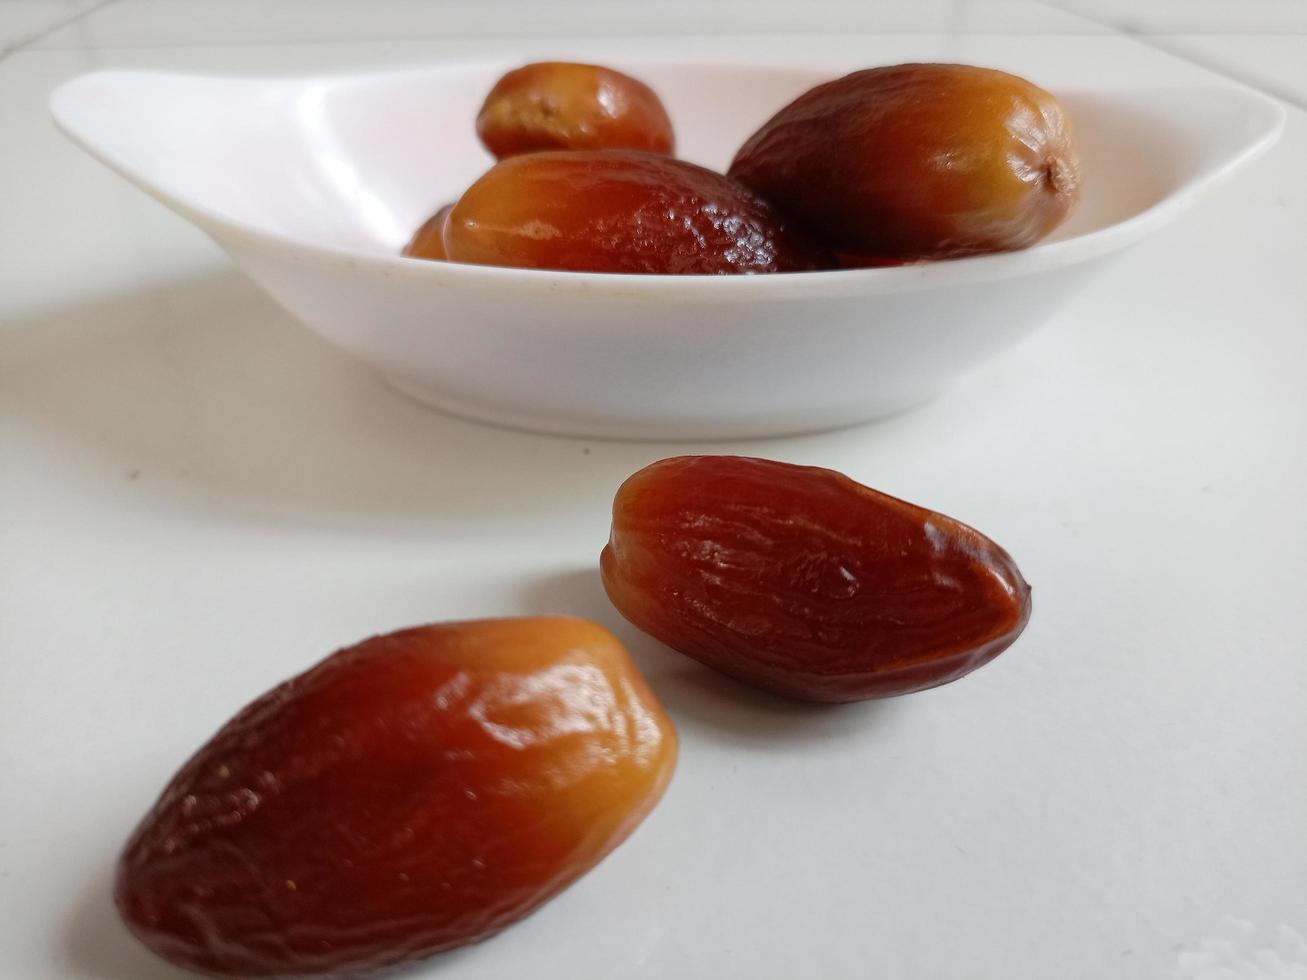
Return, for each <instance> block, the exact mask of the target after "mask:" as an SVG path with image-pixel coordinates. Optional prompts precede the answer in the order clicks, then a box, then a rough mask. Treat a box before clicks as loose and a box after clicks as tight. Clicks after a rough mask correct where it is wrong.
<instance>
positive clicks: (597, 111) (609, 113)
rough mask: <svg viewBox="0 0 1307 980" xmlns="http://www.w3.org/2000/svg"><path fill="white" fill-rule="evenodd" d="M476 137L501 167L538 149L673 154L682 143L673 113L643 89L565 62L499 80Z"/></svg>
mask: <svg viewBox="0 0 1307 980" xmlns="http://www.w3.org/2000/svg"><path fill="white" fill-rule="evenodd" d="M477 135H478V136H480V137H481V142H482V143H484V144H485V146H486V149H488V150H489V151H490V152H491V153H493V154H494V155H495V157H496V158H498V159H500V160H502V159H504V158H505V157H510V156H515V155H517V154H519V153H532V152H535V151H537V150H619V149H627V150H649V151H651V152H654V153H671V152H672V149H673V148H674V146H675V144H676V140H675V137H674V135H673V133H672V121H671V119H669V118H668V116H667V110H666V109H665V108H663V103H662V101H661V100H660V99H659V98H658V96H657V95H655V94H654V91H653V89H651V88H649V86H648V85H645V84H644V82H641V81H637V80H636V79H634V78H632V77H631V76H630V75H623V74H622V73H621V72H619V71H613V70H612V69H611V68H604V67H602V66H600V65H579V64H573V63H571V62H565V61H546V62H539V63H537V64H532V65H525V66H524V67H522V68H518V69H516V70H515V71H510V72H509V73H508V74H507V75H505V76H504V77H503V78H501V79H500V80H499V81H498V82H497V83H496V84H495V87H494V88H493V89H491V90H490V94H489V95H488V96H487V97H486V101H485V104H484V105H483V106H482V107H481V112H480V113H479V114H478V115H477Z"/></svg>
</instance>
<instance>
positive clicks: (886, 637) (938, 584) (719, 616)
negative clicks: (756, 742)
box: [600, 456, 1030, 701]
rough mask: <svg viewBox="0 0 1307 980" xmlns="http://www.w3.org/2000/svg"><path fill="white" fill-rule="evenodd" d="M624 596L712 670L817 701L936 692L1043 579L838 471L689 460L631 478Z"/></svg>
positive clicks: (620, 597)
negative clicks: (1034, 581) (1033, 581)
mask: <svg viewBox="0 0 1307 980" xmlns="http://www.w3.org/2000/svg"><path fill="white" fill-rule="evenodd" d="M600 565H601V568H602V572H603V581H604V587H605V588H606V589H607V591H608V595H609V598H611V599H612V601H613V605H615V606H616V607H617V609H618V610H619V611H620V612H621V613H622V615H623V616H625V617H626V618H627V619H629V620H630V621H631V622H632V623H634V624H635V625H636V626H638V627H639V628H640V629H642V630H644V631H645V632H646V633H649V634H650V635H652V636H654V637H655V638H657V639H659V640H661V641H662V642H664V643H666V644H667V645H668V646H670V647H672V648H673V649H675V650H679V651H680V652H681V653H684V654H687V655H688V656H691V657H693V658H694V659H696V660H699V661H701V662H702V663H705V664H707V665H708V666H709V667H715V668H716V669H717V670H720V671H722V672H723V673H725V674H729V675H731V676H732V677H735V678H737V679H739V680H741V681H744V682H746V683H749V684H754V685H756V686H758V687H762V688H766V689H769V690H771V691H774V692H776V693H779V694H784V695H789V696H791V697H795V698H802V699H804V700H809V701H858V700H862V699H864V698H878V697H888V696H891V695H896V694H907V693H909V692H911V691H919V690H923V689H925V688H928V687H935V686H937V685H939V684H944V683H947V682H948V681H952V680H956V679H957V678H959V677H961V676H962V675H963V674H966V673H969V672H970V671H972V670H975V669H976V668H977V667H979V666H981V665H982V664H984V663H986V662H988V661H990V660H992V659H993V658H994V657H996V656H998V654H1000V653H1001V652H1002V651H1003V650H1005V649H1007V647H1008V646H1009V645H1010V644H1011V643H1012V642H1013V641H1014V640H1015V639H1016V638H1017V636H1018V635H1020V633H1021V631H1022V630H1023V629H1024V628H1025V625H1026V621H1027V620H1028V619H1029V618H1030V587H1029V586H1028V585H1026V582H1025V580H1024V579H1023V578H1022V577H1021V573H1020V572H1019V571H1018V570H1017V566H1016V564H1015V563H1014V562H1013V561H1012V559H1011V557H1009V555H1008V554H1007V552H1005V551H1004V550H1003V549H1002V548H1000V547H999V546H998V545H996V544H995V543H994V542H993V541H991V540H989V539H988V538H986V537H985V536H984V535H982V534H980V533H979V532H978V531H975V530H973V529H971V528H969V527H967V526H966V525H965V524H961V523H959V522H958V521H955V520H953V519H952V518H951V517H945V516H944V515H942V514H936V513H934V512H933V511H929V510H926V509H924V508H922V507H916V506H914V505H912V504H909V503H905V502H904V501H902V500H897V499H895V498H894V497H889V496H886V495H885V494H883V493H878V492H877V491H875V490H872V489H870V488H868V487H864V486H862V485H861V484H858V483H855V482H854V481H853V480H850V479H849V478H848V477H846V476H844V475H843V474H840V473H836V472H834V471H833V470H826V469H819V468H817V467H811V466H793V465H790V464H788V463H777V462H773V461H771V460H765V459H748V458H745V457H740V456H679V457H675V458H673V459H665V460H662V461H661V462H658V463H654V464H652V465H651V466H647V467H645V468H644V469H642V470H640V471H639V472H638V473H636V474H635V475H633V476H631V477H630V478H629V479H627V481H626V482H625V483H623V484H622V486H621V488H620V489H619V490H618V491H617V497H616V499H615V500H614V501H613V528H612V536H611V538H610V540H609V542H608V546H607V547H606V548H604V551H603V555H602V556H601V559H600Z"/></svg>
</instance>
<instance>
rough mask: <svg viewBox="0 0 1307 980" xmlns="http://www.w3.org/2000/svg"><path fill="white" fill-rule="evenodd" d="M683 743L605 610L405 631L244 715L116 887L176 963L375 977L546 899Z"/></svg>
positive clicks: (629, 815) (162, 805)
mask: <svg viewBox="0 0 1307 980" xmlns="http://www.w3.org/2000/svg"><path fill="white" fill-rule="evenodd" d="M675 759H676V736H675V732H674V731H673V729H672V727H671V724H670V722H669V721H668V720H667V718H666V716H665V715H664V714H663V712H662V709H661V707H660V706H659V705H658V703H657V701H656V700H655V698H654V697H653V695H652V694H651V693H650V691H649V690H648V688H647V687H646V685H645V683H644V681H643V679H642V678H641V676H640V675H639V673H638V671H637V670H636V668H635V667H634V665H633V664H632V662H631V660H630V658H629V656H628V655H627V653H626V651H625V649H624V648H623V647H622V646H621V644H620V643H619V642H618V641H617V640H616V638H615V637H613V636H612V634H611V633H609V632H608V631H606V630H604V629H603V628H602V627H599V626H596V625H595V624H593V623H589V622H586V621H585V620H580V619H572V618H567V617H539V618H528V619H507V620H484V621H477V622H467V623H451V624H443V625H436V626H425V627H418V628H415V629H408V630H402V631H400V632H397V633H392V634H389V635H385V636H378V637H374V638H372V639H370V640H366V641H364V642H362V643H360V644H358V645H356V646H353V647H350V648H348V649H345V650H341V651H339V652H337V653H336V654H334V655H332V656H330V657H328V658H327V659H326V660H324V661H322V662H321V663H319V664H318V665H317V666H315V667H313V668H311V669H310V670H308V671H307V672H305V673H303V674H301V675H299V676H298V677H295V678H293V679H291V680H289V681H287V682H285V683H284V684H282V685H280V686H278V687H276V688H274V689H273V690H271V691H269V692H268V693H267V694H265V695H264V696H263V697H261V698H259V699H258V700H257V701H255V702H253V703H252V704H251V705H249V706H248V707H247V708H245V709H244V710H243V711H241V712H240V713H239V714H237V715H236V716H235V717H234V718H233V719H232V720H231V721H230V722H228V723H227V724H226V725H225V726H224V727H223V728H222V729H221V730H220V731H219V732H218V733H217V734H216V735H215V736H214V737H213V738H212V739H211V740H210V741H209V742H208V743H206V744H205V745H204V746H203V747H202V748H201V749H200V750H199V751H198V752H197V753H196V754H195V755H194V756H193V757H192V758H191V759H190V761H188V762H187V763H186V764H185V766H183V767H182V769H181V770H180V771H179V772H178V773H177V775H176V776H175V777H174V778H173V780H172V781H171V782H170V783H169V784H168V786H167V788H166V789H165V790H164V792H163V795H162V796H161V797H160V799H159V801H158V802H157V803H156V804H155V806H154V808H153V809H152V810H151V811H150V813H149V814H148V815H147V816H146V817H145V819H144V820H143V822H142V823H141V825H140V826H139V827H138V828H137V830H136V831H135V833H134V834H133V836H132V837H131V839H130V841H129V842H128V844H127V847H126V849H125V851H124V853H123V855H122V858H121V861H120V865H119V873H118V879H117V885H116V896H115V897H116V900H117V904H118V908H119V911H120V913H121V914H122V916H123V919H124V920H125V921H126V923H127V925H128V927H129V928H130V929H131V930H132V931H133V932H134V933H135V934H136V936H137V937H138V938H140V939H141V940H142V941H143V942H144V943H145V944H146V945H147V946H149V947H150V948H151V949H152V950H154V951H155V952H156V953H158V954H159V955H160V956H162V957H164V958H165V959H167V960H170V961H171V962H173V963H175V964H178V965H180V966H185V967H189V968H191V969H196V970H200V971H203V972H208V973H214V974H221V975H230V976H294V975H301V974H321V973H351V974H355V973H360V972H369V971H372V970H375V969H378V968H382V967H386V966H391V965H394V964H398V963H403V962H407V961H409V960H413V959H417V958H420V957H423V956H426V955H429V954H432V953H435V952H439V951H441V950H446V949H450V948H452V947H455V946H461V945H463V944H465V943H470V942H475V941H477V940H480V939H484V938H486V937H488V936H491V935H493V934H494V933H496V932H498V931H500V930H501V929H503V928H504V927H506V926H508V925H510V924H512V923H513V922H515V921H517V920H518V919H520V918H522V917H523V916H525V915H527V914H528V913H530V912H531V911H533V910H534V909H535V908H537V907H538V906H539V905H541V904H542V903H543V902H545V901H547V900H548V899H549V898H551V897H552V896H553V895H555V894H556V893H558V892H559V891H561V890H562V889H563V888H565V887H566V886H567V885H569V884H570V883H571V882H572V881H574V880H575V879H576V878H577V877H579V876H580V875H582V874H584V873H585V872H586V871H587V870H589V869H590V868H591V867H593V866H594V864H595V863H597V862H598V861H599V860H600V859H601V858H603V857H604V856H605V855H606V854H607V853H608V852H609V851H611V850H612V849H613V848H614V847H616V846H617V845H618V844H619V843H620V842H621V841H622V840H623V839H624V838H625V837H626V836H627V835H628V834H629V833H630V832H631V831H632V830H633V829H634V828H635V827H636V826H637V825H638V824H639V823H640V821H641V820H642V819H643V818H644V816H645V815H646V814H647V813H648V812H649V811H650V810H651V809H652V808H653V806H654V805H655V803H656V802H657V801H658V799H659V797H660V796H661V794H662V792H663V790H664V788H665V787H666V785H667V783H668V781H669V779H670V777H671V773H672V770H673V768H674V765H675Z"/></svg>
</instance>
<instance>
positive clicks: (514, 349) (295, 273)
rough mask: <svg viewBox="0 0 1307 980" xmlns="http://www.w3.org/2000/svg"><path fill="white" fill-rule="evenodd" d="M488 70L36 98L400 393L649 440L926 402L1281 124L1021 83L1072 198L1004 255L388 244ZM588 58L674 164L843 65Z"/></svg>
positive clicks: (75, 135) (440, 188) (1169, 96)
mask: <svg viewBox="0 0 1307 980" xmlns="http://www.w3.org/2000/svg"><path fill="white" fill-rule="evenodd" d="M510 67H512V65H511V64H508V63H502V62H501V63H495V64H475V65H448V66H441V67H431V68H421V69H413V70H405V71H387V72H372V73H357V74H343V75H337V76H332V77H311V78H219V77H198V76H185V75H171V74H160V73H150V72H135V71H107V72H96V73H93V74H90V75H84V76H81V77H80V78H76V79H73V80H72V81H70V82H67V83H66V84H64V85H63V86H61V87H60V88H59V89H57V90H56V91H55V92H54V94H53V95H52V96H51V109H52V111H53V113H54V117H55V120H56V122H57V123H58V125H59V126H60V127H61V128H62V129H63V130H64V132H65V133H67V134H68V135H69V136H70V137H71V138H72V139H73V140H74V141H76V142H77V143H78V144H80V145H81V146H82V147H84V148H85V149H86V150H87V151H89V152H90V153H91V154H93V155H94V156H96V157H97V158H99V159H100V160H101V161H103V162H104V163H106V164H108V165H109V166H110V167H112V168H113V169H115V170H117V171H118V172H119V173H121V174H122V175H123V176H125V177H127V178H128V179H130V180H132V181H133V182H134V183H136V184H137V185H138V186H139V187H141V188H142V189H143V190H145V191H147V192H148V193H150V194H151V195H153V196H154V197H156V198H157V199H158V200H160V201H161V202H163V203H164V204H165V205H167V206H168V207H170V208H172V209H173V210H174V211H176V212H178V213H179V214H180V215H182V216H183V217H184V218H186V219H188V220H190V221H192V222H194V223H195V224H196V225H198V226H199V227H200V228H201V229H203V230H204V231H205V232H206V233H207V234H209V235H210V236H211V237H212V238H214V239H215V240H216V241H217V242H218V243H219V244H220V245H221V246H222V247H223V248H224V249H226V251H227V252H228V253H229V254H230V255H231V257H232V258H233V260H234V261H235V262H236V263H237V264H238V265H239V266H240V267H241V268H242V269H243V270H244V271H245V272H246V273H247V274H248V275H249V276H250V278H251V279H253V280H254V281H255V282H257V283H258V284H259V285H260V286H262V287H263V288H264V289H265V290H266V291H267V292H268V293H269V294H270V295H271V296H272V297H273V298H274V299H276V300H277V302H279V303H280V304H281V305H282V306H284V307H285V308H286V309H287V310H289V311H290V312H291V313H292V314H293V315H294V316H296V317H297V318H298V319H300V320H301V321H302V322H303V323H304V324H306V325H307V326H308V327H309V328H310V329H312V330H314V331H316V332H317V333H319V334H320V335H321V336H323V337H324V338H326V339H327V340H329V341H331V342H332V343H334V344H336V345H338V346H340V347H342V348H344V349H345V350H347V351H349V352H351V353H352V354H354V355H356V356H357V357H358V358H360V359H361V360H362V361H364V362H366V363H368V364H369V365H371V366H373V367H374V368H375V369H376V370H378V371H380V372H381V373H382V374H384V375H385V377H386V378H388V379H389V381H390V382H391V383H392V384H393V385H394V386H395V387H396V388H397V389H399V390H400V391H402V392H404V393H405V394H408V395H411V396H412V397H414V398H417V399H419V400H420V401H422V402H425V403H427V404H429V405H431V406H434V407H436V408H438V409H442V410H444V411H448V412H452V413H455V414H458V415H462V416H467V417H471V418H476V419H481V420H485V421H489V422H494V423H499V424H503V425H509V426H514V427H517V428H523V429H533V430H538V431H546V432H560V433H569V434H576V435H587V436H601V437H602V436H608V437H621V438H649V439H671V438H699V439H703V438H729V437H750V436H765V435H781V434H787V433H795V432H803V431H809V430H816V429H824V428H832V427H837V426H843V425H849V424H852V423H855V422H860V421H864V420H868V419H873V418H877V417H880V416H885V415H890V414H893V413H895V412H899V411H902V410H904V409H906V408H909V407H911V406H913V405H915V404H918V403H920V402H923V401H925V400H927V399H929V398H931V397H932V396H934V395H936V394H937V393H939V392H940V391H941V390H943V389H944V388H945V387H946V386H947V385H948V384H949V383H950V382H951V381H953V380H954V379H955V378H957V377H958V376H959V375H960V374H962V373H963V372H965V371H966V370H967V369H969V368H971V367H973V366H975V365H976V364H979V363H980V362H982V361H984V360H985V359H987V358H989V357H992V356H993V355H995V354H997V353H999V352H1000V351H1002V350H1004V349H1005V348H1006V347H1008V346H1010V345H1011V344H1013V343H1014V342H1016V341H1017V340H1019V339H1020V338H1022V337H1023V336H1025V335H1027V334H1029V333H1030V332H1031V331H1033V330H1035V329H1036V328H1037V327H1038V326H1039V325H1040V324H1041V323H1044V322H1045V321H1047V320H1048V319H1049V317H1050V316H1051V315H1052V314H1053V313H1054V312H1055V311H1056V310H1057V309H1058V308H1059V307H1060V306H1061V305H1062V304H1064V303H1066V302H1067V301H1069V300H1070V299H1071V298H1072V297H1073V296H1074V295H1075V293H1076V291H1077V290H1078V288H1079V287H1080V286H1081V285H1082V284H1084V283H1085V282H1087V281H1088V280H1089V279H1090V278H1092V277H1093V276H1095V275H1096V274H1098V272H1099V271H1100V270H1101V269H1102V268H1103V267H1104V266H1105V265H1106V264H1107V263H1108V262H1109V261H1110V260H1112V259H1113V258H1114V257H1115V256H1116V255H1117V254H1118V253H1120V252H1121V251H1122V250H1123V249H1125V248H1126V247H1127V246H1129V245H1130V244H1132V243H1133V242H1136V241H1138V240H1139V239H1140V238H1142V237H1143V236H1145V235H1147V234H1149V233H1150V232H1152V231H1154V230H1156V229H1157V228H1159V227H1161V226H1163V225H1164V224H1166V223H1167V222H1169V221H1170V220H1172V219H1173V218H1174V217H1175V216H1176V215H1177V214H1178V213H1180V212H1181V211H1183V210H1184V209H1185V208H1187V207H1188V206H1190V205H1191V204H1192V203H1193V202H1194V201H1195V200H1196V199H1197V198H1198V197H1199V196H1201V195H1202V194H1203V193H1204V192H1205V191H1207V190H1208V189H1209V188H1210V187H1211V186H1212V185H1214V184H1215V183H1217V182H1218V181H1220V180H1222V179H1224V178H1226V177H1228V176H1229V175H1230V174H1232V173H1233V172H1235V171H1236V170H1238V169H1239V168H1240V167H1241V166H1242V165H1243V164H1245V163H1247V162H1248V161H1249V160H1251V159H1252V158H1253V157H1255V156H1256V155H1258V154H1259V153H1261V152H1262V151H1264V150H1265V149H1267V148H1268V147H1269V146H1271V145H1272V144H1273V143H1274V142H1275V140H1276V139H1277V138H1278V136H1279V133H1280V130H1281V128H1282V126H1283V117H1284V113H1283V110H1282V109H1281V108H1280V107H1279V106H1278V105H1276V104H1275V103H1274V102H1272V101H1270V100H1269V99H1267V98H1265V97H1263V96H1261V95H1258V94H1256V93H1254V92H1251V91H1249V90H1246V89H1243V88H1241V87H1238V86H1235V85H1233V84H1221V83H1219V82H1218V81H1213V82H1211V83H1210V84H1204V85H1171V86H1166V87H1156V88H1141V87H1138V86H1116V87H1114V86H1113V85H1112V84H1111V83H1110V82H1108V81H1103V82H1101V83H1093V82H1092V78H1093V74H1092V73H1081V77H1082V79H1084V81H1082V82H1081V83H1080V84H1076V85H1065V86H1063V85H1059V84H1057V80H1056V79H1045V78H1043V77H1035V78H1034V79H1033V80H1034V81H1036V82H1038V83H1040V84H1042V85H1044V86H1045V87H1047V88H1049V89H1050V90H1052V91H1053V92H1054V94H1056V95H1057V96H1058V97H1059V99H1060V100H1061V101H1062V103H1063V104H1064V105H1065V107H1066V109H1067V112H1068V113H1069V115H1070V118H1071V119H1072V121H1073V124H1074V126H1075V129H1076V133H1077V137H1078V141H1079V146H1080V154H1081V160H1082V165H1083V189H1082V196H1081V200H1080V203H1079V206H1078V208H1077V210H1076V211H1075V212H1074V214H1073V215H1072V217H1071V218H1070V220H1068V221H1067V222H1066V224H1064V225H1063V226H1062V227H1061V228H1059V229H1058V231H1057V232H1056V233H1055V234H1054V235H1053V236H1052V237H1051V238H1049V239H1047V240H1045V241H1044V242H1042V243H1040V244H1039V245H1036V246H1035V247H1033V248H1029V249H1026V250H1024V251H1019V252H1010V253H1004V254H997V255H987V256H980V257H973V258H964V259H956V260H951V261H943V262H933V263H923V264H914V265H906V266H901V267H895V268H874V269H852V270H844V271H830V272H807V273H786V274H777V275H761V276H631V275H602V274H585V273H574V272H565V273H564V272H545V271H537V270H523V269H508V268H495V267H488V266H473V265H460V264H454V263H447V262H429V261H424V260H420V259H412V258H406V257H402V256H401V255H400V254H399V251H400V249H401V247H402V246H403V244H404V243H405V242H406V241H407V240H408V238H409V236H410V235H411V234H412V233H413V231H414V229H415V228H417V226H418V225H419V224H421V223H422V222H423V220H425V219H426V218H427V217H428V216H429V215H430V214H431V213H432V212H433V211H434V210H435V209H436V208H437V207H438V206H440V205H441V204H443V203H445V202H447V201H451V200H454V199H456V198H457V196H458V195H459V194H460V193H461V191H462V189H463V188H465V187H466V186H467V185H468V184H470V183H471V182H472V181H473V180H474V179H476V177H477V176H479V175H480V174H481V173H482V172H483V171H484V170H485V169H486V168H487V167H488V166H489V165H490V163H491V159H490V157H489V155H488V154H487V153H486V152H485V151H484V150H483V149H482V147H481V145H480V144H479V143H478V142H477V139H476V136H475V133H474V130H473V120H474V119H475V117H476V113H477V109H478V108H479V106H480V104H481V100H482V99H483V98H484V97H485V94H486V92H487V91H488V90H489V89H490V87H491V85H493V84H494V82H495V80H496V79H497V78H498V77H499V76H500V75H501V74H502V73H503V72H504V71H505V70H506V69H507V68H510ZM614 67H616V68H619V69H621V70H624V71H628V72H630V73H631V74H633V75H636V76H637V77H639V78H641V79H642V80H644V81H645V82H647V83H648V84H650V85H651V86H652V87H653V88H654V89H655V90H656V91H657V92H658V93H659V94H660V95H661V96H662V98H663V100H664V102H665V103H666V105H667V107H668V109H669V111H670V113H671V116H672V118H673V120H674V121H675V123H676V128H677V137H678V150H679V155H680V156H682V157H684V158H686V159H689V160H691V161H693V162H696V163H701V164H704V165H706V166H710V167H714V168H716V169H724V168H725V166H726V165H727V163H729V161H730V159H731V156H732V154H733V153H734V151H735V149H736V148H737V147H738V146H739V145H740V143H741V142H742V141H743V140H744V139H745V138H746V137H747V136H748V135H749V134H750V133H751V132H753V130H754V129H755V128H757V126H759V125H760V124H761V123H762V122H763V121H765V120H766V119H767V118H768V117H769V116H770V115H771V114H772V113H773V112H774V111H775V110H776V109H778V108H779V107H781V106H782V105H784V104H785V103H787V102H788V101H790V100H791V99H792V98H794V97H795V96H797V95H798V94H799V93H801V92H803V91H804V90H806V89H808V88H810V87H811V86H813V85H815V84H817V83H819V82H822V81H825V80H827V79H830V78H832V77H835V76H836V75H839V74H841V73H842V71H843V70H848V69H852V68H855V67H860V66H856V65H850V66H845V67H843V68H839V69H833V68H832V67H830V66H822V67H814V66H804V65H795V64H775V63H773V64H767V65H759V64H749V65H745V64H698V63H696V64H689V63H678V62H672V61H657V62H656V61H646V62H635V63H631V62H616V63H614ZM995 67H1007V66H1003V65H996V66H995ZM1016 70H1018V71H1019V68H1018V69H1016Z"/></svg>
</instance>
